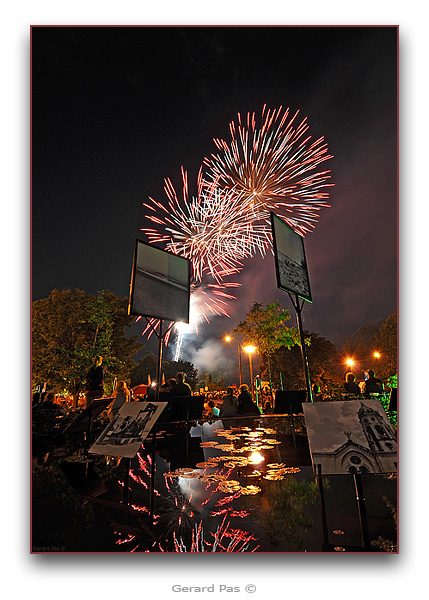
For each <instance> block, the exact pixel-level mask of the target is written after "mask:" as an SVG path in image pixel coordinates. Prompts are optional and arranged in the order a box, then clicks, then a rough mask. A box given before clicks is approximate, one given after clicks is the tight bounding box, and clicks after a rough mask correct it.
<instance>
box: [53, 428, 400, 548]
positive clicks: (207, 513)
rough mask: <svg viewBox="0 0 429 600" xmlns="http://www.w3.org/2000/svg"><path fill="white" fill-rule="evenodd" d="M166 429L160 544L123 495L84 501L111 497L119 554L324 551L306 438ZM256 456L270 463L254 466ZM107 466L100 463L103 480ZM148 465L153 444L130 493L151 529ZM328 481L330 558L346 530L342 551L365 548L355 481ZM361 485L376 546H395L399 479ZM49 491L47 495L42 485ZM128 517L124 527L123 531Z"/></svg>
mask: <svg viewBox="0 0 429 600" xmlns="http://www.w3.org/2000/svg"><path fill="white" fill-rule="evenodd" d="M261 424H262V426H261ZM163 427H164V425H163ZM164 429H165V433H164V434H163V435H161V436H160V437H159V439H157V443H156V471H155V489H154V492H153V522H154V528H153V536H154V537H153V539H150V536H149V535H145V531H144V530H142V529H139V528H138V527H136V526H134V525H135V516H132V515H131V516H124V513H123V510H124V509H125V508H126V507H124V505H123V504H120V503H121V493H122V492H120V493H119V495H118V492H116V495H114V494H113V493H112V492H110V495H109V494H108V493H106V494H104V495H103V494H102V495H101V496H100V497H99V498H88V499H87V500H86V501H85V502H86V506H88V502H89V503H90V505H91V506H93V507H94V510H97V509H98V508H99V507H98V504H97V502H99V501H100V504H102V502H103V499H104V498H106V499H107V500H113V501H114V502H115V503H116V506H117V507H120V506H122V509H123V510H122V514H121V515H120V514H119V513H114V510H113V508H111V507H108V506H107V507H106V506H101V508H102V509H103V510H105V511H107V513H108V522H109V524H110V526H111V527H112V528H113V531H114V532H115V533H114V538H115V542H116V543H115V546H114V548H113V551H116V550H117V551H120V552H276V553H280V552H294V553H295V552H305V551H307V552H320V551H322V547H323V543H324V539H323V531H322V519H321V504H320V495H319V489H318V484H317V482H316V480H315V476H314V473H313V468H312V464H311V457H310V454H309V449H308V443H307V438H306V436H305V435H304V432H302V434H297V435H296V437H294V438H293V437H292V435H291V434H290V433H288V428H287V427H286V425H285V423H284V422H282V421H281V420H280V419H271V420H268V419H264V420H262V419H260V420H258V421H257V422H255V423H254V424H252V422H251V421H250V423H247V424H246V425H245V426H243V425H242V424H240V423H234V422H231V421H228V422H226V421H225V422H222V421H217V422H214V423H205V424H204V425H201V426H197V427H194V428H191V430H190V431H189V432H188V431H187V430H186V429H185V428H181V427H179V428H176V429H174V430H169V429H168V426H165V427H164ZM289 432H290V429H289ZM256 456H259V459H260V458H263V460H260V462H257V463H256V462H255V458H256ZM103 458H104V459H105V457H97V458H96V461H97V462H96V463H95V466H96V469H97V470H98V471H100V472H101V470H102V469H101V467H102V460H103ZM151 460H152V455H151V440H150V438H149V439H148V440H147V443H146V445H145V447H142V448H141V450H140V451H139V452H138V453H137V455H136V457H135V459H133V460H132V461H131V469H130V484H129V487H130V493H129V504H130V510H131V509H133V510H131V512H133V513H134V514H137V515H139V516H141V518H142V519H144V522H145V523H146V525H147V524H150V521H149V515H150V505H151V501H150V495H151V467H152V465H151ZM107 463H108V461H107V460H106V459H105V462H104V469H106V470H107V471H106V473H107V474H108V477H110V478H112V477H113V478H115V477H116V480H117V481H118V482H119V485H120V486H121V485H122V486H123V481H124V479H123V475H124V469H123V467H124V465H123V464H119V465H118V464H117V463H111V462H109V464H107ZM112 464H114V465H115V466H114V467H113V466H112ZM106 473H104V472H103V477H105V476H106ZM41 481H42V480H41ZM323 481H324V493H325V501H326V502H325V503H326V515H325V517H326V519H327V522H328V529H329V536H330V539H329V542H330V543H331V544H332V552H335V551H338V550H335V547H339V544H338V541H339V538H338V535H339V533H338V532H340V531H341V548H344V549H345V550H349V549H350V548H359V545H360V539H361V536H360V533H361V532H360V529H359V520H358V518H357V507H356V497H355V493H354V487H353V482H352V480H351V477H350V476H347V475H344V476H343V475H337V476H329V477H325V478H323ZM363 483H364V488H365V494H366V502H367V513H368V526H369V530H370V539H371V540H372V541H373V540H378V539H379V538H381V539H382V540H385V541H386V540H387V541H386V544H385V546H388V545H389V544H388V543H387V542H389V541H390V540H393V545H394V544H395V542H396V530H395V522H394V521H395V515H394V514H393V510H394V506H395V505H396V504H395V503H396V480H395V479H389V478H388V477H387V476H379V475H370V476H367V477H363ZM46 487H47V489H48V490H49V486H46V482H45V484H44V489H46ZM120 489H121V490H123V487H122V488H120ZM392 507H393V508H392ZM109 511H110V512H109ZM125 517H126V518H125ZM82 518H83V517H82ZM121 518H122V519H124V520H125V521H126V522H125V525H124V523H122V526H118V525H117V523H118V522H119V521H120V519H121ZM82 526H84V522H83V521H82ZM104 526H105V525H104ZM76 537H77V536H76ZM76 543H78V542H76ZM102 543H103V542H100V544H102ZM381 543H382V542H380V544H381ZM383 543H384V542H383ZM374 549H375V548H374ZM85 550H86V548H85V547H83V546H82V547H81V548H77V551H85ZM106 550H109V551H112V548H106Z"/></svg>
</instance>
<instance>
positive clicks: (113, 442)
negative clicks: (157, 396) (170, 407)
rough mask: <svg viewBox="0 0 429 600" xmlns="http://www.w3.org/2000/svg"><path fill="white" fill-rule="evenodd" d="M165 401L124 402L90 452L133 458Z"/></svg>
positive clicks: (162, 408)
mask: <svg viewBox="0 0 429 600" xmlns="http://www.w3.org/2000/svg"><path fill="white" fill-rule="evenodd" d="M166 406H167V402H125V404H123V405H122V406H121V408H120V409H119V411H118V413H117V414H116V415H115V417H113V419H112V420H111V422H110V423H109V425H108V426H107V427H106V429H105V430H104V431H103V433H102V434H101V435H100V437H99V438H98V439H97V440H96V442H95V443H94V444H93V445H92V446H91V448H90V449H89V452H90V453H91V454H106V455H109V456H122V457H124V458H134V456H135V455H136V454H137V451H138V449H139V448H140V446H141V445H142V443H143V442H144V440H145V439H146V437H147V435H148V433H149V432H150V430H151V429H152V427H153V426H154V425H155V423H156V421H157V419H158V417H159V415H160V414H161V413H162V411H163V410H164V408H165V407H166Z"/></svg>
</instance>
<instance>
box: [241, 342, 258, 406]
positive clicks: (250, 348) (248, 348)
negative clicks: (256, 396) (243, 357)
mask: <svg viewBox="0 0 429 600" xmlns="http://www.w3.org/2000/svg"><path fill="white" fill-rule="evenodd" d="M243 350H244V351H245V352H247V354H248V355H249V366H250V381H251V382H252V400H253V371H252V354H253V353H254V352H255V350H256V346H243Z"/></svg>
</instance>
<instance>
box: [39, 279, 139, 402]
mask: <svg viewBox="0 0 429 600" xmlns="http://www.w3.org/2000/svg"><path fill="white" fill-rule="evenodd" d="M133 321H134V317H132V316H129V315H128V314H127V299H126V298H120V297H118V296H116V294H114V293H113V292H110V291H107V290H103V291H102V292H99V293H98V294H96V295H86V294H85V292H84V291H83V290H78V289H76V290H63V291H59V290H56V289H54V290H52V292H51V294H50V295H49V297H48V298H42V299H41V300H35V301H34V302H33V305H32V332H33V343H32V359H33V385H35V384H37V383H42V382H44V381H47V382H49V385H51V386H53V387H56V388H57V389H58V390H61V391H67V392H68V393H71V394H73V396H74V399H75V403H76V402H77V397H78V395H79V392H80V391H81V390H82V387H83V383H84V381H85V377H86V373H87V370H88V368H89V366H90V365H91V363H92V359H93V357H94V356H95V355H97V354H100V355H102V356H103V359H104V360H103V364H104V365H105V366H106V369H107V377H106V382H107V383H108V384H109V383H111V382H112V381H113V379H114V378H115V377H118V378H124V379H125V378H127V377H128V374H129V371H130V369H131V367H132V366H133V364H134V361H133V360H132V358H131V357H132V356H133V355H134V354H136V352H138V350H139V349H140V348H141V347H142V344H140V343H139V342H137V337H136V336H134V337H127V335H126V328H127V327H129V326H130V325H131V323H132V322H133Z"/></svg>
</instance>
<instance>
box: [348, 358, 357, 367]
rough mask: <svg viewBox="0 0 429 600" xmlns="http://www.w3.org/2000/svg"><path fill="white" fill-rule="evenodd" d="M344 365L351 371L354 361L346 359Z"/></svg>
mask: <svg viewBox="0 0 429 600" xmlns="http://www.w3.org/2000/svg"><path fill="white" fill-rule="evenodd" d="M346 364H347V365H348V366H349V367H350V369H352V367H353V365H354V364H355V361H354V360H353V359H352V358H348V359H347V360H346Z"/></svg>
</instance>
